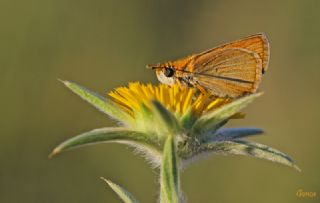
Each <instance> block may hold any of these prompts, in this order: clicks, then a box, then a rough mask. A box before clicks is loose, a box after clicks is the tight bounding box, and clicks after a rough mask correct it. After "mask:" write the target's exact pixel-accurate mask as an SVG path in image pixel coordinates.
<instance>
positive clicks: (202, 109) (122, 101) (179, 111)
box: [109, 82, 231, 116]
mask: <svg viewBox="0 0 320 203" xmlns="http://www.w3.org/2000/svg"><path fill="white" fill-rule="evenodd" d="M109 96H110V97H112V99H113V101H114V102H115V103H116V104H117V105H119V106H120V107H121V108H122V109H124V110H125V111H127V112H128V113H129V114H130V115H132V116H134V113H135V112H139V111H140V110H141V104H143V105H145V106H146V107H149V108H151V105H152V104H151V101H153V100H157V101H158V102H160V103H161V104H162V105H163V106H164V107H166V108H167V109H168V110H169V111H171V112H174V113H175V115H177V116H182V115H184V114H185V113H187V112H188V111H189V110H191V112H192V113H193V114H194V115H197V116H200V115H201V114H204V113H206V112H208V111H211V110H213V109H216V108H218V107H220V106H222V105H224V104H227V103H229V102H230V101H231V99H227V98H217V97H214V96H212V95H210V94H209V93H208V94H202V93H198V92H197V91H196V89H194V88H187V87H181V86H179V85H176V84H175V85H173V86H168V85H165V84H159V85H157V86H153V85H151V84H150V83H149V84H141V83H140V82H133V83H129V85H128V87H118V88H116V89H115V90H114V91H112V92H110V93H109Z"/></svg>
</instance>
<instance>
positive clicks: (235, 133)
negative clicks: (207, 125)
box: [201, 128, 263, 142]
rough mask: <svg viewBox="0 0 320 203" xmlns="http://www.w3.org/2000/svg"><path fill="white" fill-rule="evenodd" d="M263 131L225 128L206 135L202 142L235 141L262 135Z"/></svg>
mask: <svg viewBox="0 0 320 203" xmlns="http://www.w3.org/2000/svg"><path fill="white" fill-rule="evenodd" d="M262 133H263V130H262V129H260V128H223V129H219V130H217V131H214V132H208V133H206V134H204V135H203V136H202V137H203V139H202V140H201V141H202V142H209V141H210V142H218V141H228V140H235V139H239V138H244V137H248V136H252V135H259V134H262Z"/></svg>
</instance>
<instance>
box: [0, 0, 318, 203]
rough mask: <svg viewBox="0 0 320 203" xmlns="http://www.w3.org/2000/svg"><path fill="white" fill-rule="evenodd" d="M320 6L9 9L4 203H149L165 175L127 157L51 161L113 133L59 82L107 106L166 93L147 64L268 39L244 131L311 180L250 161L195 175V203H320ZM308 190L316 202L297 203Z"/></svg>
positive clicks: (217, 161) (144, 4)
mask: <svg viewBox="0 0 320 203" xmlns="http://www.w3.org/2000/svg"><path fill="white" fill-rule="evenodd" d="M319 7H320V2H319V1H316V0H314V1H311V0H310V1H299V0H290V1H276V0H271V1H253V0H251V1H249V0H245V1H228V0H227V1H222V0H216V1H210V0H199V1H169V0H168V1H147V0H144V1H143V0H136V1H116V0H108V1H99V0H91V1H88V0H77V1H75V0H64V1H59V0H29V1H22V0H1V1H0V26H1V32H0V41H1V45H0V91H1V100H0V113H1V118H0V125H1V128H0V129H1V137H0V139H1V141H0V161H1V167H0V202H79V203H80V202H120V200H118V198H117V197H116V195H115V194H114V193H113V192H112V191H111V189H109V188H108V187H107V186H106V184H105V183H104V182H102V181H101V180H100V179H99V177H100V176H104V177H106V178H110V179H111V180H113V181H115V182H117V183H118V184H121V185H122V186H124V187H126V188H127V189H128V190H129V191H131V192H132V193H133V194H134V195H135V196H136V197H137V198H138V199H139V200H140V201H141V202H155V200H156V199H157V197H158V184H157V175H156V173H155V171H153V170H152V169H150V167H149V166H148V164H147V163H146V162H145V161H144V160H143V159H142V158H140V157H139V156H136V155H134V154H133V153H132V152H131V151H132V150H131V149H129V148H128V147H126V146H124V145H119V144H102V145H97V146H90V147H86V148H81V149H77V150H74V151H69V152H67V153H64V154H62V155H61V156H58V157H56V158H53V159H51V160H49V159H48V158H47V155H48V154H49V153H50V151H51V150H52V148H53V147H55V146H56V145H57V144H58V143H60V142H61V141H63V140H65V139H67V138H69V137H72V136H74V135H77V134H79V133H81V132H84V131H88V130H91V129H93V128H99V127H104V126H113V125H115V123H114V122H113V121H111V120H109V119H108V118H106V117H105V116H104V115H102V114H101V113H100V112H98V111H96V110H95V109H94V108H92V107H90V106H89V105H88V104H86V103H85V102H83V101H81V99H80V98H78V97H76V96H75V95H73V94H72V93H71V92H70V91H69V90H67V89H66V88H65V87H63V85H62V84H61V83H59V82H58V81H57V79H58V78H60V79H66V80H71V81H75V82H77V83H79V84H82V85H84V86H86V87H88V88H90V89H92V90H95V91H97V92H99V93H101V94H106V93H107V92H108V91H110V90H112V89H113V88H115V87H118V86H121V85H126V84H127V83H128V82H129V81H142V82H148V81H150V82H153V83H157V81H156V77H155V75H154V73H153V72H152V71H150V70H146V69H145V65H146V64H149V63H157V62H163V61H166V60H170V59H175V58H179V57H182V56H186V55H188V54H192V53H197V52H199V51H203V50H205V49H208V48H211V47H213V46H216V45H219V44H221V43H223V42H228V41H231V40H235V39H238V38H241V37H245V36H247V35H250V34H254V33H257V32H265V33H266V34H267V35H268V37H269V39H270V42H271V61H270V66H269V71H268V73H267V74H266V75H265V77H264V79H263V83H262V85H261V88H260V89H261V90H262V91H263V92H265V95H264V96H263V97H262V98H259V99H258V100H257V101H256V102H254V103H253V104H251V105H250V106H249V107H248V108H247V109H246V110H245V112H246V113H247V117H246V118H245V119H243V120H236V121H232V122H230V124H229V126H256V127H262V128H264V129H265V130H266V134H265V135H263V136H260V137H255V138H252V140H255V141H258V142H260V143H263V144H267V145H269V146H272V147H274V148H276V149H280V150H281V151H283V152H286V153H288V154H289V155H291V156H292V157H293V158H294V159H295V160H296V162H297V163H298V165H299V166H300V167H301V169H302V172H301V173H299V172H296V171H295V170H293V169H291V168H288V167H284V166H281V165H277V164H273V163H271V162H267V161H262V160H257V159H253V158H247V157H220V156H218V157H210V158H209V159H206V160H203V161H201V162H198V163H197V164H195V165H191V166H190V167H189V168H187V169H186V170H185V171H184V173H183V175H182V187H183V190H184V191H185V193H186V194H187V197H188V202H190V203H195V202H261V203H267V202H268V203H269V202H319V197H318V196H319V193H320V190H319V189H320V177H319V168H320V160H319V153H320V147H319V142H320V134H319V131H320V130H319V126H317V125H319V124H318V123H319V120H320V116H319V115H320V114H319V113H320V108H319V98H320V92H319V79H318V78H319V74H320V59H319V56H320V49H319V47H320V40H319V36H320V27H319V22H320V12H319ZM298 189H302V190H304V191H312V192H317V197H316V198H313V199H310V198H298V197H297V196H296V192H297V190H298Z"/></svg>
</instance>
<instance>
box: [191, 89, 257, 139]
mask: <svg viewBox="0 0 320 203" xmlns="http://www.w3.org/2000/svg"><path fill="white" fill-rule="evenodd" d="M261 95H262V93H255V94H251V95H248V96H245V97H242V98H239V99H236V100H234V101H233V102H231V103H229V104H226V105H224V106H222V107H219V108H217V109H216V110H213V111H210V112H208V113H206V114H204V115H202V116H201V117H200V118H199V119H198V120H197V121H196V122H195V124H194V125H193V127H192V131H193V134H194V135H197V136H202V134H203V133H206V132H208V131H213V130H216V129H217V128H219V127H221V125H219V124H220V123H222V122H224V121H225V120H226V119H228V118H230V117H231V116H233V115H235V114H236V113H238V112H239V111H240V110H241V109H243V108H244V107H246V106H247V105H248V104H249V103H250V102H252V101H253V100H254V99H256V98H257V97H259V96H261Z"/></svg>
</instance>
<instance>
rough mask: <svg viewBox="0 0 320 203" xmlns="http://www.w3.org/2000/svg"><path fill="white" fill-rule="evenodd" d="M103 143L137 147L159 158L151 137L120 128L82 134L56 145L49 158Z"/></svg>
mask: <svg viewBox="0 0 320 203" xmlns="http://www.w3.org/2000/svg"><path fill="white" fill-rule="evenodd" d="M105 142H119V143H125V144H131V145H133V146H138V147H139V149H141V150H143V149H144V148H145V150H146V151H147V152H149V153H151V154H154V155H155V156H156V157H161V146H160V145H159V143H158V142H157V140H155V139H154V137H153V136H151V135H148V134H145V133H142V132H139V131H134V130H129V129H126V128H122V127H115V128H100V129H95V130H92V131H89V132H85V133H82V134H80V135H78V136H75V137H73V138H70V139H68V140H66V141H64V142H63V143H61V144H60V145H58V146H57V147H56V148H55V149H54V150H53V151H52V153H51V154H50V155H49V157H52V156H54V155H56V154H59V153H61V152H63V151H66V150H69V149H73V148H76V147H82V146H85V145H89V144H99V143H105Z"/></svg>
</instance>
